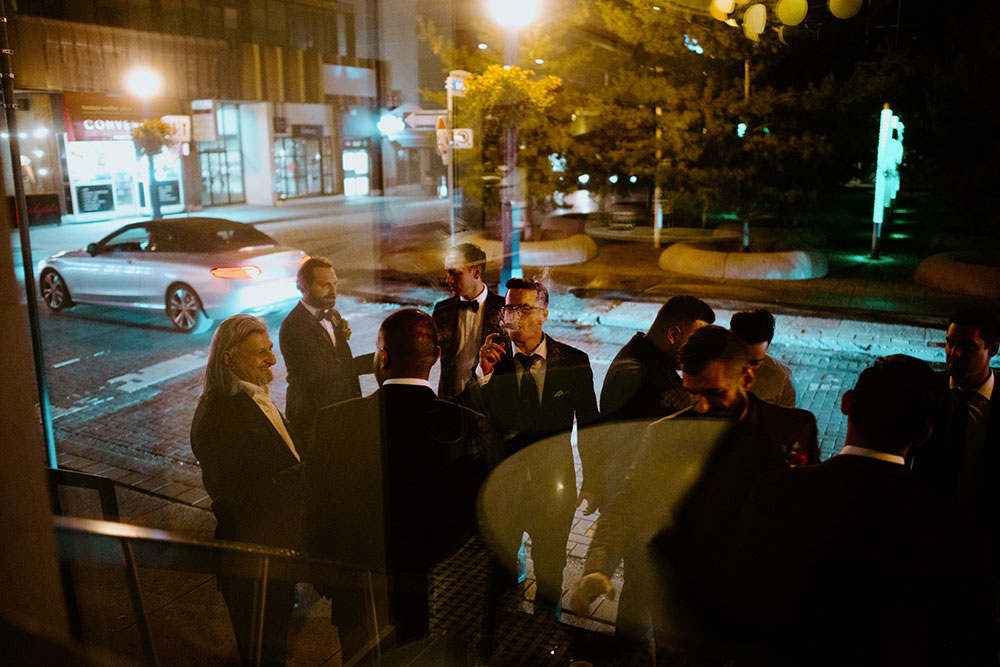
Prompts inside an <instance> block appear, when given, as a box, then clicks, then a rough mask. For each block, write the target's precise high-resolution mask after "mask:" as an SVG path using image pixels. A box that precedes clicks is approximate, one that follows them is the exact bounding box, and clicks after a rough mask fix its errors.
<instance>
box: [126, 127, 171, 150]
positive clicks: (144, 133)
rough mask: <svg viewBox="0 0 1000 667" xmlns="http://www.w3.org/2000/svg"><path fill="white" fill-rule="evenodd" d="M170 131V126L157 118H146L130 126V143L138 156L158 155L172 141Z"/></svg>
mask: <svg viewBox="0 0 1000 667" xmlns="http://www.w3.org/2000/svg"><path fill="white" fill-rule="evenodd" d="M170 131H171V130H170V126H169V125H167V124H166V123H164V122H163V121H162V120H160V119H159V118H147V119H146V120H144V121H142V124H140V125H137V126H136V127H134V128H132V143H134V144H135V147H136V149H137V150H138V151H139V155H140V156H144V155H159V154H160V152H161V151H162V150H163V149H164V148H166V147H167V146H170V145H171V144H172V143H173V141H172V139H171V137H170Z"/></svg>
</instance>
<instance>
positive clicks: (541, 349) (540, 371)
mask: <svg viewBox="0 0 1000 667" xmlns="http://www.w3.org/2000/svg"><path fill="white" fill-rule="evenodd" d="M547 338H548V337H547V336H546V335H545V334H542V342H541V343H539V344H538V347H536V348H535V349H534V350H531V351H530V352H528V351H527V350H521V349H519V348H518V347H517V344H516V343H514V341H511V342H510V345H511V350H513V354H514V370H515V372H516V373H517V388H518V389H520V388H521V378H522V377H523V376H524V370H522V368H521V364H519V363H518V362H517V354H518V353H521V354H527V355H529V356H530V355H532V354H537V355H538V356H539V357H541V358H540V359H538V360H537V361H535V363H534V364H532V365H531V375H532V377H534V378H535V386H536V387H538V402H539V403H541V402H542V387H544V386H545V368H546V360H547V358H548V354H549V347H548V341H547Z"/></svg>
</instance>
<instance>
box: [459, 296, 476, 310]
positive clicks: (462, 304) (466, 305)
mask: <svg viewBox="0 0 1000 667" xmlns="http://www.w3.org/2000/svg"><path fill="white" fill-rule="evenodd" d="M458 308H459V310H466V309H468V310H471V311H472V312H474V313H478V312H479V302H478V301H463V300H462V299H459V300H458Z"/></svg>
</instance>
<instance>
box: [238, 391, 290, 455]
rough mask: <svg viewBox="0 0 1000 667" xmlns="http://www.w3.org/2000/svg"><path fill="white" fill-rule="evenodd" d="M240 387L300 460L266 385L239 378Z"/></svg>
mask: <svg viewBox="0 0 1000 667" xmlns="http://www.w3.org/2000/svg"><path fill="white" fill-rule="evenodd" d="M240 387H242V388H243V391H245V392H246V393H247V395H248V396H250V398H252V399H253V402H254V403H256V404H257V407H258V408H260V411H261V412H263V413H264V416H265V417H267V420H268V421H269V422H271V426H273V427H274V430H275V431H277V432H278V435H280V436H281V439H282V440H284V441H285V444H286V445H288V449H290V450H291V451H292V455H293V456H294V457H295V460H296V461H299V462H301V461H302V457H301V456H299V453H298V451H297V450H296V449H295V443H293V442H292V436H290V435H288V429H287V428H285V420H284V419H282V418H281V413H280V412H278V408H277V407H276V406H275V405H274V401H272V400H271V395H270V394H269V393H268V391H267V387H266V386H264V387H261V386H260V385H256V384H253V383H252V382H247V381H245V380H240Z"/></svg>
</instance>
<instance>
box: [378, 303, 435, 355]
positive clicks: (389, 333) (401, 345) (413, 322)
mask: <svg viewBox="0 0 1000 667" xmlns="http://www.w3.org/2000/svg"><path fill="white" fill-rule="evenodd" d="M379 331H380V332H381V333H382V345H383V347H384V348H385V350H386V351H388V352H389V359H390V363H396V364H397V365H406V366H409V365H418V366H424V365H426V366H427V368H430V367H431V366H433V365H434V362H435V361H437V347H438V331H437V326H436V325H435V324H434V318H432V317H431V316H430V315H428V314H427V313H425V312H424V311H422V310H417V309H416V308H403V309H402V310H397V311H396V312H394V313H393V314H392V315H390V316H389V317H387V318H385V320H383V321H382V326H381V327H379Z"/></svg>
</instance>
